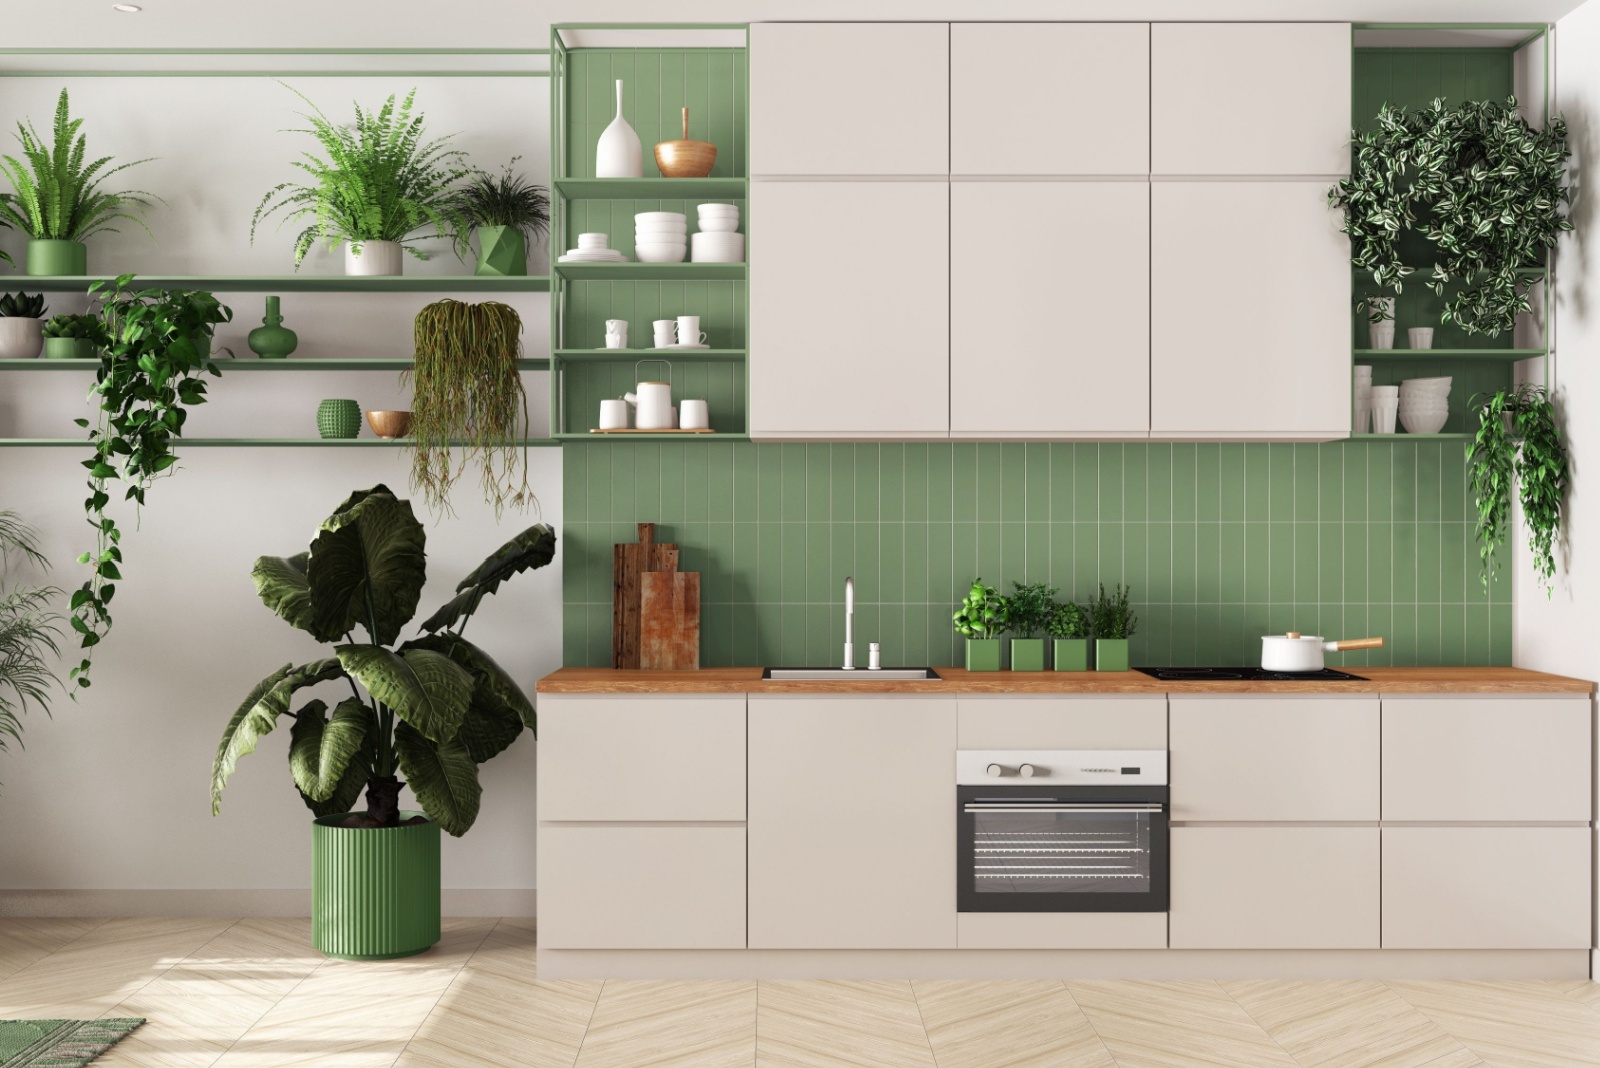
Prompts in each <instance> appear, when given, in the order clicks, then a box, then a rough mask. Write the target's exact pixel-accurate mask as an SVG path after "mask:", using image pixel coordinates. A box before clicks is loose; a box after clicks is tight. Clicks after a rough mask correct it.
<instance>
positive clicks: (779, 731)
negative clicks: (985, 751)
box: [749, 696, 956, 949]
mask: <svg viewBox="0 0 1600 1068" xmlns="http://www.w3.org/2000/svg"><path fill="white" fill-rule="evenodd" d="M955 749H956V703H955V701H953V700H943V699H939V698H915V697H913V698H898V697H866V698H826V697H823V698H773V697H767V698H762V697H755V696H752V697H751V698H750V821H749V829H750V946H751V948H756V949H951V948H954V947H955V945H956V860H955V857H956V840H955V836H956V789H955Z"/></svg>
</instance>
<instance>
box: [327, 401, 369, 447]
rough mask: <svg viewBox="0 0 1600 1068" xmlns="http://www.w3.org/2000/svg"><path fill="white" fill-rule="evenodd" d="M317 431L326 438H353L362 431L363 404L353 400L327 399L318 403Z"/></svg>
mask: <svg viewBox="0 0 1600 1068" xmlns="http://www.w3.org/2000/svg"><path fill="white" fill-rule="evenodd" d="M317 433H318V434H321V435H322V436H323V437H325V438H353V437H355V436H356V435H358V434H360V433H361V405H359V404H357V403H356V402H355V401H353V400H325V401H323V402H322V403H321V404H319V405H317Z"/></svg>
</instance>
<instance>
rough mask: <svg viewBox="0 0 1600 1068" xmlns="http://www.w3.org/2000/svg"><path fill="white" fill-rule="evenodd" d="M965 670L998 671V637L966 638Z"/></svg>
mask: <svg viewBox="0 0 1600 1068" xmlns="http://www.w3.org/2000/svg"><path fill="white" fill-rule="evenodd" d="M967 670H968V671H999V670H1000V639H999V638H968V639H967Z"/></svg>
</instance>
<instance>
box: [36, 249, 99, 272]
mask: <svg viewBox="0 0 1600 1068" xmlns="http://www.w3.org/2000/svg"><path fill="white" fill-rule="evenodd" d="M27 270H28V273H29V274H88V273H89V250H88V248H86V247H85V246H84V243H83V242H82V241H29V242H28V258H27Z"/></svg>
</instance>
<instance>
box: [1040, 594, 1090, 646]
mask: <svg viewBox="0 0 1600 1068" xmlns="http://www.w3.org/2000/svg"><path fill="white" fill-rule="evenodd" d="M1045 633H1046V634H1048V635H1050V637H1052V638H1087V637H1088V636H1089V613H1088V612H1085V611H1084V610H1083V606H1082V605H1080V604H1077V603H1075V602H1073V601H1057V602H1056V603H1055V604H1053V605H1051V610H1050V622H1049V623H1047V624H1046V625H1045Z"/></svg>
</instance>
